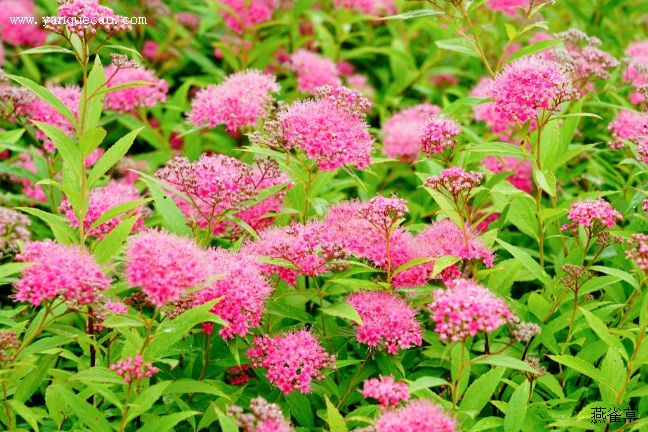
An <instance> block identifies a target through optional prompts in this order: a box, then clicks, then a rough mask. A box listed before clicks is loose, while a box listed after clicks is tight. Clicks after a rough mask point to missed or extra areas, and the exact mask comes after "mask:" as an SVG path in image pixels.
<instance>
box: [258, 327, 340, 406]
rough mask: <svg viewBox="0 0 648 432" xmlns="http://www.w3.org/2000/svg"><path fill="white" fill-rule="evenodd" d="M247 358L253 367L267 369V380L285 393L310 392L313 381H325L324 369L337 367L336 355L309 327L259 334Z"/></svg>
mask: <svg viewBox="0 0 648 432" xmlns="http://www.w3.org/2000/svg"><path fill="white" fill-rule="evenodd" d="M248 358H249V359H250V362H251V363H252V367H256V368H265V369H267V374H266V377H267V378H268V380H269V381H270V382H271V383H272V384H274V385H275V386H277V388H279V390H281V391H282V392H284V393H285V394H290V393H291V392H292V391H293V390H299V391H300V392H301V393H310V391H311V386H312V382H313V380H315V381H321V380H323V379H324V375H323V373H322V372H323V370H324V369H326V368H327V367H329V366H332V367H333V368H335V365H334V363H335V356H332V355H330V354H328V353H327V352H326V350H324V348H323V347H322V346H321V345H320V343H319V342H318V341H317V339H315V337H314V336H313V335H312V334H311V333H310V332H308V331H306V330H299V331H295V332H288V333H283V334H280V335H277V336H275V337H270V336H263V337H257V338H255V339H254V343H253V345H252V348H250V349H249V350H248Z"/></svg>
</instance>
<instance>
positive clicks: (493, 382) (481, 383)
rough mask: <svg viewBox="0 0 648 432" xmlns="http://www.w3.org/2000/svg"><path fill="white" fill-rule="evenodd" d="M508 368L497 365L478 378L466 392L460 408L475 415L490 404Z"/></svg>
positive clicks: (472, 415)
mask: <svg viewBox="0 0 648 432" xmlns="http://www.w3.org/2000/svg"><path fill="white" fill-rule="evenodd" d="M505 370H506V369H504V368H502V367H496V368H494V369H491V370H490V371H488V372H486V373H485V374H483V375H482V376H480V377H479V378H477V379H476V380H475V381H474V382H473V383H472V384H471V385H470V387H468V389H467V390H466V393H464V395H463V398H462V400H461V403H460V404H459V408H460V409H461V411H463V412H465V413H472V414H471V417H473V418H474V417H475V416H476V415H477V414H479V413H480V412H481V410H482V409H483V408H484V407H485V406H486V404H488V401H489V400H490V399H491V396H492V395H493V393H495V389H496V388H497V385H498V384H499V382H500V380H501V379H502V377H503V376H504V371H505Z"/></svg>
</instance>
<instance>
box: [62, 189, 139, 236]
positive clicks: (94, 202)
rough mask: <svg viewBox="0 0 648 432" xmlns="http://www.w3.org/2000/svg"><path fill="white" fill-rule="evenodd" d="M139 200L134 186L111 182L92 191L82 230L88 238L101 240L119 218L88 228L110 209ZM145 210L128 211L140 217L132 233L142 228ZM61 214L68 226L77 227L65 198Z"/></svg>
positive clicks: (72, 211)
mask: <svg viewBox="0 0 648 432" xmlns="http://www.w3.org/2000/svg"><path fill="white" fill-rule="evenodd" d="M138 199H141V196H140V194H139V192H138V191H137V189H135V187H134V186H132V185H129V184H126V183H122V182H117V181H111V182H110V183H108V184H107V185H106V186H104V187H100V188H97V189H93V190H92V191H91V192H90V201H89V203H88V211H87V213H86V216H85V218H84V219H83V229H84V231H85V233H86V235H88V236H93V237H96V238H98V239H101V238H103V237H105V236H106V234H108V233H109V232H110V231H112V230H113V229H114V228H115V227H116V226H117V225H119V223H120V222H121V221H122V217H121V216H115V217H114V218H112V219H109V220H107V221H106V222H104V223H102V224H100V225H99V226H96V227H94V228H92V229H90V227H91V226H92V225H93V224H94V223H95V221H96V220H97V219H99V217H100V216H102V215H103V214H104V213H106V212H107V211H108V210H110V209H111V208H113V207H115V206H118V205H120V204H124V203H127V202H130V201H135V200H138ZM146 210H147V209H146V208H145V207H144V206H138V207H135V208H134V209H133V210H131V211H130V216H134V215H137V216H140V218H139V219H138V221H137V222H136V223H135V226H133V231H139V230H141V229H142V228H144V219H143V216H144V215H145V214H146V212H147V211H146ZM61 212H63V214H64V215H65V217H66V218H67V219H68V221H70V225H71V226H72V227H73V228H77V227H78V226H79V221H78V220H77V217H76V215H75V214H74V210H73V209H72V205H70V202H69V201H68V200H67V198H65V199H64V200H63V202H62V203H61Z"/></svg>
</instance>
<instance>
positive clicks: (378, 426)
mask: <svg viewBox="0 0 648 432" xmlns="http://www.w3.org/2000/svg"><path fill="white" fill-rule="evenodd" d="M374 428H375V430H376V432H413V431H416V432H419V431H420V432H423V431H434V432H455V431H456V430H458V429H457V421H456V420H455V419H454V418H452V417H451V416H450V415H449V414H447V413H446V412H445V411H444V410H443V408H441V407H440V406H438V405H434V404H432V402H430V401H428V400H424V399H419V400H416V401H412V402H410V403H409V404H407V405H406V406H404V407H401V408H398V409H395V410H389V411H386V412H384V413H383V415H382V416H381V417H380V418H379V419H378V420H377V421H376V423H375V425H374Z"/></svg>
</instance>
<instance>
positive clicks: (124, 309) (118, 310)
mask: <svg viewBox="0 0 648 432" xmlns="http://www.w3.org/2000/svg"><path fill="white" fill-rule="evenodd" d="M103 308H104V309H105V310H107V311H108V312H110V313H113V314H115V315H126V314H127V313H128V306H126V305H125V304H124V303H122V302H120V301H115V300H112V301H109V302H106V303H104V304H103Z"/></svg>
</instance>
